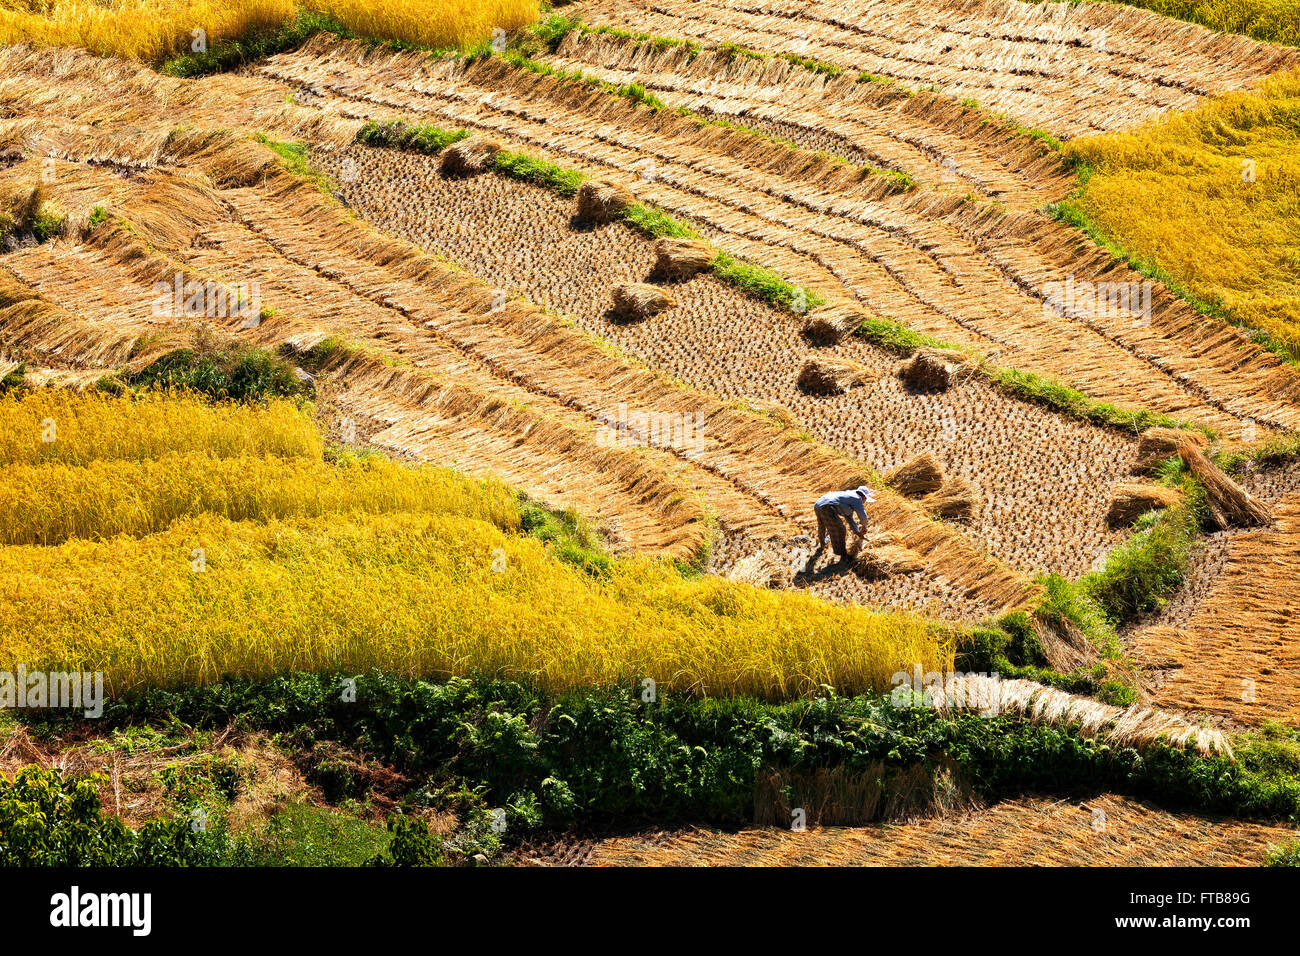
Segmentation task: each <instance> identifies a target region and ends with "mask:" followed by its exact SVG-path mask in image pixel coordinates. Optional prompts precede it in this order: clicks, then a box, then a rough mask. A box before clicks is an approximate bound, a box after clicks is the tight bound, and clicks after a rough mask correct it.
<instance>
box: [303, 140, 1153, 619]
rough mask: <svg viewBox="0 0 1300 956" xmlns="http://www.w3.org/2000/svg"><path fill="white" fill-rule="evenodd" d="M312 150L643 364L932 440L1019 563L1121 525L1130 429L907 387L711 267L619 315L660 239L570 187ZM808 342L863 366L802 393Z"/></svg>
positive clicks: (806, 417)
mask: <svg viewBox="0 0 1300 956" xmlns="http://www.w3.org/2000/svg"><path fill="white" fill-rule="evenodd" d="M321 168H322V169H323V170H324V171H325V172H326V173H327V174H328V175H330V176H332V177H333V178H335V179H336V180H338V181H339V182H340V192H341V193H342V195H343V198H344V200H345V201H346V202H347V204H348V206H349V208H351V209H353V210H354V211H355V212H356V213H358V214H359V215H361V216H362V217H364V218H365V219H366V220H368V221H370V222H373V223H375V224H377V225H379V226H380V227H381V228H383V229H385V230H386V231H388V232H391V233H394V234H396V235H400V236H401V237H402V238H405V239H409V240H410V241H412V242H415V243H418V244H420V245H421V246H424V247H426V248H430V249H433V250H435V251H437V252H439V253H441V254H442V255H445V256H447V257H448V258H449V259H451V260H452V261H454V262H456V263H457V264H459V265H460V266H462V267H464V268H466V269H468V270H470V271H471V272H473V273H475V274H476V275H480V276H482V277H484V278H485V279H486V280H487V281H488V282H490V283H492V284H494V285H496V286H498V287H499V288H501V289H503V290H505V291H506V292H507V293H508V294H511V295H516V294H517V295H522V296H524V297H526V298H528V299H530V300H532V301H534V302H537V303H538V304H540V305H543V306H546V307H547V308H550V309H554V310H556V311H557V312H559V313H561V314H563V315H566V316H570V317H572V318H573V319H574V320H575V321H576V322H577V324H578V325H579V326H580V327H581V328H582V329H584V330H585V331H587V332H590V333H591V334H593V335H596V336H599V337H600V338H602V339H605V340H608V341H610V342H612V343H613V344H615V345H616V346H618V347H619V348H621V349H622V350H624V351H626V352H627V353H629V354H630V355H632V356H634V357H635V358H637V359H639V360H640V361H642V362H644V363H645V364H646V365H648V366H650V367H652V368H656V369H661V370H663V371H664V372H667V373H668V374H669V375H671V376H673V377H674V378H676V379H679V380H681V381H683V382H686V383H687V384H689V385H691V386H694V387H696V388H700V389H703V390H706V391H709V392H712V393H714V394H716V395H718V396H720V397H721V398H723V399H725V400H731V401H741V402H747V403H750V404H754V405H757V404H758V403H767V404H775V405H779V406H781V407H783V408H784V409H786V410H788V411H789V413H790V414H791V415H792V416H793V418H794V420H795V422H796V426H795V427H797V428H799V429H801V430H805V431H807V432H809V433H810V434H812V435H813V436H815V437H816V438H817V439H819V440H821V441H823V442H825V443H826V444H828V445H830V446H832V447H834V448H836V449H838V450H840V451H842V452H844V453H846V454H848V455H851V456H853V457H854V458H856V459H858V460H860V461H862V462H864V463H866V464H867V465H868V466H870V467H871V468H873V469H875V470H877V471H880V472H882V473H884V472H886V471H888V470H889V469H891V468H895V467H897V466H899V465H902V464H904V463H905V462H907V461H909V460H911V459H912V458H915V457H916V456H917V455H920V454H923V453H926V452H932V453H934V454H936V456H937V457H938V458H939V459H940V462H941V464H942V465H943V466H944V467H945V469H946V470H947V472H948V473H949V474H953V475H960V476H961V477H963V478H965V479H967V480H968V481H969V482H970V483H971V484H972V485H973V486H974V488H975V489H976V490H977V492H978V493H979V496H980V501H981V504H980V507H979V510H978V513H977V514H976V515H975V516H974V517H973V518H972V519H971V521H970V522H969V524H968V525H966V527H965V530H966V532H967V533H968V534H969V535H970V536H971V537H972V538H974V539H975V540H976V541H977V542H978V543H979V544H980V545H981V546H982V547H984V548H985V549H987V550H988V551H989V553H991V554H993V555H994V556H996V557H997V558H999V559H1001V560H1002V561H1005V562H1007V563H1008V564H1011V565H1012V566H1014V567H1017V568H1020V569H1022V570H1024V571H1028V572H1034V571H1049V572H1055V573H1060V574H1066V575H1069V576H1072V577H1073V576H1078V575H1079V574H1082V573H1084V572H1086V571H1087V570H1088V569H1089V568H1090V566H1091V565H1092V563H1093V562H1094V561H1095V560H1096V559H1097V558H1098V557H1099V556H1100V555H1101V554H1102V553H1103V552H1104V551H1105V550H1106V548H1107V547H1109V546H1112V545H1114V544H1116V543H1118V542H1119V540H1121V538H1122V536H1123V535H1122V532H1120V531H1116V530H1113V529H1109V528H1107V526H1106V521H1105V513H1106V508H1107V505H1108V502H1107V501H1106V500H1104V496H1098V495H1097V494H1096V493H1095V492H1096V489H1097V488H1098V487H1107V486H1109V485H1110V484H1111V483H1112V482H1114V481H1117V480H1119V479H1120V478H1122V477H1123V476H1125V475H1126V474H1127V473H1128V470H1129V467H1130V465H1131V464H1132V460H1133V458H1134V454H1135V449H1136V441H1135V439H1134V438H1133V437H1131V436H1125V435H1123V434H1121V433H1118V432H1114V431H1108V430H1105V429H1100V428H1094V427H1090V426H1088V425H1086V424H1083V423H1080V422H1078V421H1073V420H1071V419H1068V418H1066V417H1064V416H1062V415H1057V414H1053V413H1052V412H1050V411H1047V410H1045V409H1042V408H1039V407H1037V406H1034V405H1030V404H1027V403H1024V402H1019V401H1016V400H1015V399H1013V398H1011V397H1009V396H1007V395H1004V394H1002V393H1000V392H999V391H998V390H997V389H995V388H994V387H992V386H991V385H989V384H987V383H985V382H983V381H980V380H979V379H974V380H970V381H967V382H963V383H962V384H960V385H958V386H957V387H955V388H953V389H951V390H949V391H947V392H944V393H941V394H936V395H926V394H913V393H911V392H909V390H908V388H907V386H906V385H905V384H904V383H903V381H902V380H901V379H900V378H899V376H898V375H897V369H898V367H899V365H900V360H899V357H898V356H897V355H894V354H891V353H890V352H887V351H886V350H884V349H882V348H879V347H876V346H873V345H871V344H870V343H868V342H865V341H861V340H853V339H852V338H850V339H847V340H845V341H843V342H841V343H840V344H839V345H838V346H837V347H835V348H833V349H821V350H814V349H813V348H812V347H811V346H810V344H809V343H808V341H807V340H806V339H805V337H804V336H803V334H802V332H801V324H802V323H801V322H799V321H798V316H792V315H790V314H782V313H781V312H780V311H778V310H777V309H774V308H772V307H770V306H768V305H766V304H764V303H762V302H758V301H755V300H754V299H752V298H749V297H747V296H745V295H743V294H742V293H740V292H739V291H737V290H735V289H731V288H728V287H727V286H725V285H723V284H722V283H721V282H719V281H718V280H717V279H716V278H714V277H712V276H710V275H707V274H700V275H696V276H694V277H692V278H691V279H689V280H686V281H677V282H672V283H668V284H665V285H664V288H665V289H666V291H667V292H668V293H669V294H670V295H671V296H672V298H673V300H674V303H675V304H674V305H673V306H672V307H671V308H668V309H666V310H664V311H662V312H660V313H658V314H657V315H654V316H652V317H650V318H649V319H647V320H645V321H641V322H627V321H624V320H623V319H621V318H620V317H619V316H618V315H616V314H614V313H613V311H612V304H611V302H610V299H609V289H610V288H611V286H612V285H616V284H620V283H631V282H641V281H643V280H645V279H646V278H647V277H649V276H651V275H652V274H653V272H654V269H655V262H656V256H655V249H654V243H653V241H651V240H649V239H647V238H645V237H644V236H642V235H639V234H638V233H637V232H635V231H634V230H632V229H631V228H629V227H628V226H626V225H623V224H621V223H615V224H610V225H608V226H603V227H598V228H596V227H592V226H591V225H590V224H583V223H581V222H578V223H575V222H574V216H575V214H574V204H573V202H572V201H571V200H568V199H565V198H564V197H560V196H556V195H555V194H553V193H551V192H548V191H547V190H545V189H542V188H541V187H537V186H532V185H528V184H520V183H517V182H514V181H512V180H507V179H502V178H501V177H494V176H482V177H477V178H475V179H471V180H458V179H449V178H447V177H444V176H442V175H441V174H440V172H439V170H438V161H437V159H436V158H434V157H426V156H419V155H410V154H401V153H397V154H393V153H392V152H389V151H382V150H375V149H372V148H369V147H365V146H357V147H352V148H351V149H348V150H343V151H337V152H334V153H331V154H328V155H327V156H325V157H323V158H322V161H321ZM345 180H346V181H345ZM416 196H419V197H422V200H423V201H422V202H421V203H418V204H417V203H415V202H413V201H412V200H413V198H414V197H416ZM814 352H816V353H817V354H828V353H829V354H834V355H835V356H836V357H839V358H844V359H848V360H850V361H854V362H857V363H859V364H860V365H862V366H863V367H864V368H866V369H867V374H868V376H869V378H870V379H871V381H870V382H869V384H867V385H866V386H864V387H861V388H855V389H852V390H850V391H849V392H846V393H845V394H843V395H839V396H834V397H830V398H827V397H823V396H815V395H808V394H805V393H804V392H803V391H801V390H800V389H799V388H798V386H797V384H796V380H797V378H798V374H799V369H800V366H801V364H802V361H803V359H804V357H805V356H806V355H808V354H812V353H814ZM759 407H761V406H759ZM1035 491H1036V492H1037V493H1035ZM808 530H809V531H811V529H808ZM843 596H847V594H846V595H843Z"/></svg>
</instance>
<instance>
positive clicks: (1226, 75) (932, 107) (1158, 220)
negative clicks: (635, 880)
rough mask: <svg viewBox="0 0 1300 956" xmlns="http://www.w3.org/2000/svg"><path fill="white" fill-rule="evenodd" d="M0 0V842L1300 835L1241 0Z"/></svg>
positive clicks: (619, 861) (1270, 47) (1287, 434)
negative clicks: (48, 830) (1237, 8)
mask: <svg viewBox="0 0 1300 956" xmlns="http://www.w3.org/2000/svg"><path fill="white" fill-rule="evenodd" d="M1260 2H1261V3H1265V5H1267V3H1270V2H1272V0H1260ZM1157 6H1159V5H1157ZM1202 6H1204V5H1202ZM0 7H4V9H0V820H4V821H17V824H16V825H13V826H8V825H7V826H5V827H3V828H0V872H2V871H3V869H2V868H3V867H6V866H8V865H18V864H22V865H32V864H35V865H44V866H51V867H67V866H77V865H83V864H86V863H94V864H97V865H107V866H117V865H123V866H127V865H129V866H140V865H144V866H153V867H160V868H166V869H172V868H178V867H182V866H190V865H231V866H254V865H301V866H319V865H340V866H352V867H356V866H361V865H364V864H372V865H385V866H387V865H393V866H485V865H498V864H500V865H519V864H527V865H531V864H537V865H544V866H555V865H583V866H602V867H606V866H652V867H659V866H681V867H686V866H693V867H715V868H716V867H723V866H726V867H732V866H998V867H1028V866H1060V867H1079V866H1089V867H1103V866H1105V867H1131V866H1179V865H1183V866H1186V865H1200V866H1211V867H1226V866H1261V865H1264V864H1270V865H1272V864H1292V865H1293V864H1295V862H1296V860H1297V859H1300V837H1298V836H1297V831H1296V825H1297V821H1300V690H1298V689H1297V688H1300V643H1297V638H1296V634H1297V633H1300V631H1298V629H1297V622H1298V621H1300V596H1298V595H1300V590H1298V589H1297V587H1296V585H1295V581H1296V579H1297V577H1300V362H1297V360H1296V354H1295V352H1294V350H1293V349H1292V345H1293V344H1294V343H1293V342H1292V341H1291V337H1290V336H1291V332H1292V331H1293V329H1294V328H1300V315H1297V314H1295V308H1294V306H1295V301H1296V297H1295V296H1294V295H1292V294H1291V293H1292V292H1293V291H1294V290H1293V289H1292V288H1291V286H1292V285H1293V284H1294V283H1293V282H1291V278H1292V277H1291V275H1290V271H1294V270H1290V271H1288V270H1289V265H1294V263H1291V262H1290V260H1289V259H1288V253H1287V251H1286V247H1287V242H1286V240H1287V238H1288V237H1291V236H1293V235H1295V234H1297V232H1296V230H1297V223H1298V222H1300V213H1298V212H1297V210H1295V209H1294V208H1293V206H1294V204H1293V203H1288V201H1287V195H1288V193H1287V187H1286V179H1287V176H1288V175H1289V173H1288V169H1289V168H1290V167H1289V166H1288V163H1289V162H1290V157H1289V153H1288V144H1291V145H1293V142H1294V129H1293V128H1292V127H1293V126H1294V124H1293V123H1290V118H1292V117H1291V113H1290V112H1289V110H1290V103H1291V101H1292V100H1293V99H1294V97H1293V96H1292V94H1293V92H1294V90H1293V87H1294V76H1295V75H1297V74H1298V73H1300V52H1297V50H1296V48H1294V47H1292V46H1286V45H1283V44H1280V43H1274V42H1270V38H1276V37H1284V36H1286V35H1288V34H1287V30H1288V29H1289V28H1288V27H1287V26H1286V22H1285V18H1284V17H1282V16H1281V14H1279V16H1278V18H1277V23H1276V24H1275V27H1276V29H1275V30H1272V31H1271V32H1270V30H1268V29H1264V28H1263V27H1262V26H1260V23H1261V21H1260V19H1259V17H1253V19H1252V20H1251V29H1250V30H1249V32H1250V34H1251V36H1243V35H1232V34H1221V33H1216V32H1214V31H1213V30H1212V29H1209V28H1207V27H1206V26H1205V25H1204V24H1205V23H1210V24H1211V26H1214V25H1217V24H1220V23H1223V24H1228V23H1232V24H1236V23H1237V22H1238V20H1237V19H1232V18H1231V17H1227V18H1226V19H1225V18H1223V17H1220V18H1218V19H1213V18H1212V17H1211V16H1210V14H1209V13H1208V12H1207V9H1208V8H1206V9H1202V7H1197V9H1196V11H1194V12H1179V13H1178V15H1179V16H1188V17H1191V18H1193V19H1196V20H1198V21H1201V22H1198V23H1190V22H1184V21H1183V20H1179V19H1174V18H1172V17H1171V16H1166V15H1163V13H1161V12H1157V11H1156V10H1153V9H1135V8H1133V7H1129V6H1124V5H1120V4H1117V3H1093V2H1083V3H1071V4H1065V3H1026V2H1021V0H907V2H904V3H901V4H900V3H884V2H881V0H831V2H812V0H780V2H776V3H767V2H765V3H758V2H755V0H629V2H618V3H614V2H608V0H579V2H574V3H564V4H556V5H552V4H540V3H536V2H533V0H497V2H493V3H490V4H472V3H463V2H460V0H446V2H443V0H421V2H420V3H418V4H396V3H375V4H360V3H352V2H344V0H310V2H306V0H304V2H301V3H299V2H292V0H284V2H279V0H276V2H270V0H256V2H253V0H250V2H248V3H235V4H230V5H228V6H227V7H224V8H221V9H220V10H217V9H216V8H212V9H209V5H207V4H203V3H197V2H194V0H165V2H160V3H157V4H140V3H135V2H128V0H120V2H119V0H110V2H105V3H103V4H99V5H96V6H94V7H93V8H88V7H84V6H83V5H78V4H62V3H54V4H18V5H9V6H8V7H6V6H5V5H3V4H0ZM11 7H12V8H11ZM552 7H554V9H552ZM1160 9H1162V10H1163V9H1164V8H1163V7H1161V8H1160ZM1180 9H1181V8H1180ZM1189 9H1190V8H1189ZM1238 19H1240V18H1238ZM191 20H194V21H196V22H199V23H204V24H207V26H205V27H198V28H197V29H195V28H192V27H190V26H188V24H189V23H190V21H191ZM1247 154H1249V155H1247ZM1243 157H1245V158H1251V157H1254V159H1257V160H1258V163H1257V166H1258V169H1257V170H1256V172H1257V173H1258V175H1259V177H1261V179H1260V181H1259V182H1258V183H1255V182H1253V181H1252V183H1251V185H1252V188H1250V189H1247V190H1245V191H1242V190H1238V189H1236V184H1233V185H1232V187H1231V188H1229V186H1228V185H1226V184H1225V183H1223V182H1221V181H1220V180H1222V179H1223V177H1224V175H1226V173H1225V171H1228V172H1231V171H1232V170H1233V169H1234V168H1235V167H1234V163H1236V162H1237V161H1238V160H1240V159H1242V158H1243ZM1185 168H1186V169H1193V170H1194V171H1195V175H1191V176H1189V178H1188V179H1187V181H1186V182H1184V181H1182V180H1181V179H1180V176H1181V175H1182V174H1181V173H1180V170H1184V169H1185ZM1243 168H1244V167H1243ZM1243 182H1245V180H1243ZM1254 186H1258V188H1253V187H1254ZM1198 192H1203V193H1205V194H1206V196H1207V197H1212V199H1211V198H1207V199H1206V200H1205V201H1204V202H1202V201H1201V200H1200V199H1198V198H1197V193H1198ZM1165 195H1168V196H1169V202H1168V210H1169V216H1168V218H1167V219H1166V217H1165V215H1164V208H1165V203H1164V201H1163V199H1162V197H1163V196H1165ZM1216 222H1217V223H1218V224H1219V225H1220V226H1221V232H1220V233H1216V234H1215V235H1214V236H1213V237H1212V238H1211V239H1207V240H1206V241H1205V242H1204V243H1203V244H1202V245H1203V246H1204V248H1203V250H1202V252H1203V254H1204V257H1208V258H1205V259H1204V261H1202V258H1203V257H1202V256H1201V253H1198V251H1197V243H1198V241H1199V240H1198V239H1197V238H1196V237H1197V234H1198V230H1205V229H1212V228H1215V223H1216ZM1209 259H1213V262H1210V261H1209ZM1251 262H1255V263H1258V268H1252V267H1251V266H1250V263H1251ZM859 514H861V515H865V519H864V520H863V521H862V527H861V528H855V527H854V524H855V521H848V530H850V531H854V532H860V533H852V534H846V533H843V532H845V531H846V529H845V527H844V526H843V524H844V522H845V521H846V520H847V519H849V518H850V517H853V516H856V515H859ZM74 677H75V678H76V680H75V682H74V681H73V678H74ZM74 687H75V688H76V690H75V691H74V690H73V689H72V688H74ZM69 694H71V695H73V697H72V698H69V697H68V695H69ZM78 695H79V696H78ZM42 807H45V808H50V807H66V808H67V809H66V812H65V811H57V812H56V811H55V810H41V809H39V808H42ZM34 808H37V809H34ZM38 812H39V814H40V818H41V821H42V822H41V823H40V824H39V826H38V825H37V824H36V823H34V822H33V821H34V820H35V816H33V815H34V814H37V813H38ZM60 814H62V815H60ZM196 820H199V821H200V823H199V824H198V825H195V821H196ZM787 820H789V821H790V822H789V824H787ZM48 821H54V822H53V823H49V824H48V825H49V826H51V827H53V828H54V830H56V831H58V833H57V835H58V839H52V840H46V841H36V840H32V839H28V837H27V836H25V834H31V833H35V832H37V831H39V830H40V829H41V828H42V827H45V826H46V825H47V823H48ZM210 823H215V825H210ZM65 831H66V832H65ZM1040 891H1041V887H1040V886H1038V885H1037V883H1034V884H1033V885H1031V886H1029V887H1028V888H1027V889H1020V890H1008V892H1017V893H1020V894H1022V895H1023V894H1025V893H1029V894H1030V895H1031V896H1032V894H1034V893H1036V892H1040ZM1064 896H1065V894H1058V897H1062V898H1063V897H1064ZM1057 902H1058V903H1059V899H1058V900H1057Z"/></svg>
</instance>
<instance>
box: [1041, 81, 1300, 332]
mask: <svg viewBox="0 0 1300 956" xmlns="http://www.w3.org/2000/svg"><path fill="white" fill-rule="evenodd" d="M1066 149H1067V153H1068V154H1069V155H1071V156H1074V157H1076V158H1078V159H1082V160H1084V161H1086V162H1087V163H1088V164H1089V165H1091V166H1092V167H1093V169H1094V172H1093V174H1092V176H1091V178H1090V179H1089V180H1088V182H1087V185H1086V186H1085V188H1084V190H1083V193H1082V196H1081V197H1080V199H1079V200H1078V205H1079V207H1080V208H1081V209H1082V211H1083V212H1084V213H1085V214H1086V215H1087V217H1088V218H1089V219H1091V220H1092V222H1093V223H1094V224H1095V225H1096V226H1097V227H1099V228H1100V230H1101V231H1102V232H1103V233H1105V235H1106V236H1107V237H1109V238H1110V239H1112V240H1113V241H1114V242H1115V243H1116V244H1117V245H1119V246H1121V247H1122V248H1123V249H1124V250H1125V251H1126V252H1127V253H1129V254H1130V255H1132V256H1134V257H1135V258H1138V259H1141V260H1145V261H1146V262H1147V263H1149V264H1152V265H1154V266H1156V267H1158V268H1159V269H1160V270H1162V271H1163V272H1164V273H1166V274H1168V275H1169V276H1170V277H1171V278H1172V279H1173V280H1174V281H1175V282H1177V283H1178V284H1179V285H1181V286H1183V287H1184V288H1185V289H1187V290H1188V291H1189V292H1191V293H1192V294H1194V295H1195V296H1197V297H1199V298H1201V299H1203V300H1205V301H1208V302H1217V303H1220V304H1221V305H1222V307H1223V308H1224V309H1226V310H1227V311H1228V313H1229V314H1230V315H1232V316H1233V317H1234V318H1235V319H1237V320H1239V321H1240V322H1242V323H1244V324H1246V325H1248V326H1250V327H1252V328H1255V329H1260V330H1262V331H1264V332H1266V333H1268V335H1269V336H1271V337H1272V338H1273V339H1274V340H1275V341H1276V342H1278V343H1279V344H1280V345H1282V346H1283V347H1284V348H1286V349H1287V350H1289V351H1290V352H1291V354H1293V355H1296V356H1300V202H1297V196H1300V71H1291V72H1287V73H1281V74H1277V75H1275V76H1272V77H1269V78H1268V79H1267V80H1265V81H1264V82H1263V83H1261V84H1260V85H1259V87H1258V88H1257V89H1255V90H1254V91H1251V92H1241V93H1231V94H1228V95H1225V96H1221V97H1217V98H1215V99H1212V100H1208V101H1206V102H1205V103H1204V104H1203V105H1201V106H1200V107H1199V108H1197V109H1195V110H1191V111H1189V112H1186V113H1175V114H1166V115H1165V116H1163V117H1162V118H1161V119H1159V120H1157V121H1155V122H1154V123H1151V124H1148V125H1146V126H1144V127H1141V128H1139V129H1136V130H1133V131H1132V132H1127V133H1110V134H1106V135H1103V136H1096V137H1090V138H1087V139H1078V140H1074V141H1073V142H1071V143H1070V144H1069V145H1068V146H1067V147H1066Z"/></svg>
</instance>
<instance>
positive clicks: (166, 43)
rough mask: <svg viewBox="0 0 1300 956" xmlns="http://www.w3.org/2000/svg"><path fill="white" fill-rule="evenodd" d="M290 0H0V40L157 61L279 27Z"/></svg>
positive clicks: (290, 9)
mask: <svg viewBox="0 0 1300 956" xmlns="http://www.w3.org/2000/svg"><path fill="white" fill-rule="evenodd" d="M294 9H295V8H294V0H108V2H88V0H52V2H50V3H41V2H33V0H0V43H31V44H35V45H37V46H79V47H84V48H85V49H87V50H89V51H90V52H91V53H97V54H99V55H101V56H121V57H127V58H129V59H133V60H142V61H144V62H146V63H160V62H161V61H163V60H165V59H167V58H168V57H171V56H176V55H178V54H181V53H186V52H189V51H190V49H191V48H192V46H191V45H192V43H193V42H194V39H195V34H194V31H195V30H203V31H204V32H205V34H206V41H207V43H209V44H211V43H214V42H216V41H219V40H235V39H238V38H240V37H243V36H246V35H248V34H250V33H254V32H257V31H260V30H268V29H271V28H273V27H276V26H279V25H280V24H282V23H284V22H285V21H286V20H288V19H289V18H290V17H292V16H293V15H294Z"/></svg>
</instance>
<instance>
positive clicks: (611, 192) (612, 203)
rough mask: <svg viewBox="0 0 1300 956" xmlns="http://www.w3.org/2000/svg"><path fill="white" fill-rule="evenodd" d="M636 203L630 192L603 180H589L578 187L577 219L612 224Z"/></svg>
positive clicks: (616, 184) (623, 187)
mask: <svg viewBox="0 0 1300 956" xmlns="http://www.w3.org/2000/svg"><path fill="white" fill-rule="evenodd" d="M635 203H636V196H634V195H632V190H630V189H628V188H627V187H626V186H620V185H619V184H618V183H610V182H606V181H605V180H603V179H589V180H587V181H586V182H585V183H583V184H582V185H581V186H579V187H578V218H579V219H585V220H587V221H588V222H612V221H614V220H615V219H617V218H618V217H619V216H621V215H623V212H624V210H626V209H627V208H628V207H629V206H631V205H634V204H635Z"/></svg>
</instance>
